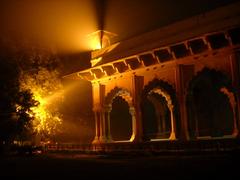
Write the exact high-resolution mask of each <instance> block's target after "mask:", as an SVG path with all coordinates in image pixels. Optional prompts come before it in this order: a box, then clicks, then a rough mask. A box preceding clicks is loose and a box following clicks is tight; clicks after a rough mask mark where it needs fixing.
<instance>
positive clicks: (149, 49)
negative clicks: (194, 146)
mask: <svg viewBox="0 0 240 180" xmlns="http://www.w3.org/2000/svg"><path fill="white" fill-rule="evenodd" d="M237 8H240V4H238V6H237V7H236V11H238V10H237ZM221 12H222V11H221ZM225 12H226V13H229V14H227V15H223V14H222V15H221V16H219V17H218V16H217V11H216V12H215V13H216V19H215V20H212V19H211V18H209V17H210V16H207V15H205V16H204V17H205V19H204V20H199V21H198V24H197V25H196V24H195V22H194V21H192V19H189V20H185V21H184V22H178V23H176V24H172V25H169V26H167V27H164V28H165V29H164V28H163V29H158V30H156V31H153V32H151V33H148V34H145V35H144V36H142V37H141V38H139V39H138V41H137V40H136V39H133V40H131V39H130V40H128V41H126V42H120V43H118V44H113V45H110V46H108V47H105V48H104V49H100V50H96V51H93V52H92V54H91V55H92V60H91V61H92V62H94V63H92V67H91V68H89V69H86V70H83V71H80V72H76V73H73V74H70V75H68V76H67V77H68V78H78V79H85V80H88V81H90V82H91V83H92V92H93V112H94V114H95V127H96V128H95V130H96V132H95V138H94V140H93V143H96V144H105V143H118V142H126V143H132V142H152V141H179V140H181V141H188V140H198V139H215V138H218V139H221V138H237V137H239V128H240V118H239V113H240V105H239V104H240V38H239V37H240V28H239V27H240V24H239V22H240V17H239V16H235V14H234V12H235V10H234V9H232V10H231V11H225ZM231 13H232V14H231ZM225 16H227V17H228V18H224V17H225ZM201 18H203V17H202V16H201ZM226 19H228V22H227V23H226V22H225V20H226ZM230 20H231V21H230ZM207 24H211V26H206V25H207ZM186 25H188V26H186ZM185 26H186V28H185ZM166 29H168V30H169V31H168V32H167V31H166ZM153 37H154V38H153ZM159 39H163V40H159Z"/></svg>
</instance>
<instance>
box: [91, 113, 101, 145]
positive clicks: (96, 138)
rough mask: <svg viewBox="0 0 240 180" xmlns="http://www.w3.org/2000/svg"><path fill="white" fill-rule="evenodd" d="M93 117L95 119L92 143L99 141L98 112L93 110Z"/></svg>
mask: <svg viewBox="0 0 240 180" xmlns="http://www.w3.org/2000/svg"><path fill="white" fill-rule="evenodd" d="M94 119H95V138H94V140H93V142H92V143H93V144H97V143H99V136H100V131H99V130H100V129H99V128H100V127H99V125H100V124H99V119H98V112H97V111H94Z"/></svg>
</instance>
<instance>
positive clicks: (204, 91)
mask: <svg viewBox="0 0 240 180" xmlns="http://www.w3.org/2000/svg"><path fill="white" fill-rule="evenodd" d="M223 88H225V89H223ZM230 88H231V81H230V80H228V78H227V77H226V76H225V75H224V74H222V73H221V72H217V71H215V70H209V69H206V68H205V69H204V70H202V71H201V72H200V73H198V75H197V76H196V77H195V78H193V80H192V81H191V82H190V85H189V89H188V95H187V110H188V122H189V134H190V136H191V137H192V138H201V137H208V138H211V137H223V136H226V135H232V134H233V132H234V127H235V119H234V118H235V116H236V114H235V110H234V109H235V107H234V105H231V101H234V100H231V101H230V99H229V96H230V95H228V94H231V93H230V92H229V91H228V90H226V89H230Z"/></svg>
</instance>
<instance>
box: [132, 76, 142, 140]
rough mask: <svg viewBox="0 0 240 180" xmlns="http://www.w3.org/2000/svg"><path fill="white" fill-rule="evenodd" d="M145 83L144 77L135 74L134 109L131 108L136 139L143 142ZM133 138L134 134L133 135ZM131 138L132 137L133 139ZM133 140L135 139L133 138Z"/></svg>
mask: <svg viewBox="0 0 240 180" xmlns="http://www.w3.org/2000/svg"><path fill="white" fill-rule="evenodd" d="M143 85H144V77H143V76H136V75H134V76H133V78H132V96H133V109H130V110H129V111H130V113H133V114H132V117H133V119H132V121H133V127H132V128H134V141H135V142H141V141H142V138H143V130H142V114H141V107H140V103H141V93H142V90H143ZM132 138H133V136H132ZM132 138H131V139H132ZM132 140H133V139H132Z"/></svg>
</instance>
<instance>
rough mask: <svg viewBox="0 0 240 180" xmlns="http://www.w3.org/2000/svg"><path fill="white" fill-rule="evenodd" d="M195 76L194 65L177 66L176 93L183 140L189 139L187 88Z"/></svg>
mask: <svg viewBox="0 0 240 180" xmlns="http://www.w3.org/2000/svg"><path fill="white" fill-rule="evenodd" d="M193 76H194V65H178V66H177V67H176V74H175V83H176V93H177V99H178V103H179V111H180V122H181V123H180V124H181V132H180V137H181V139H182V140H189V132H188V120H187V109H186V94H187V92H186V90H187V86H188V83H189V82H190V80H191V79H192V78H193Z"/></svg>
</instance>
